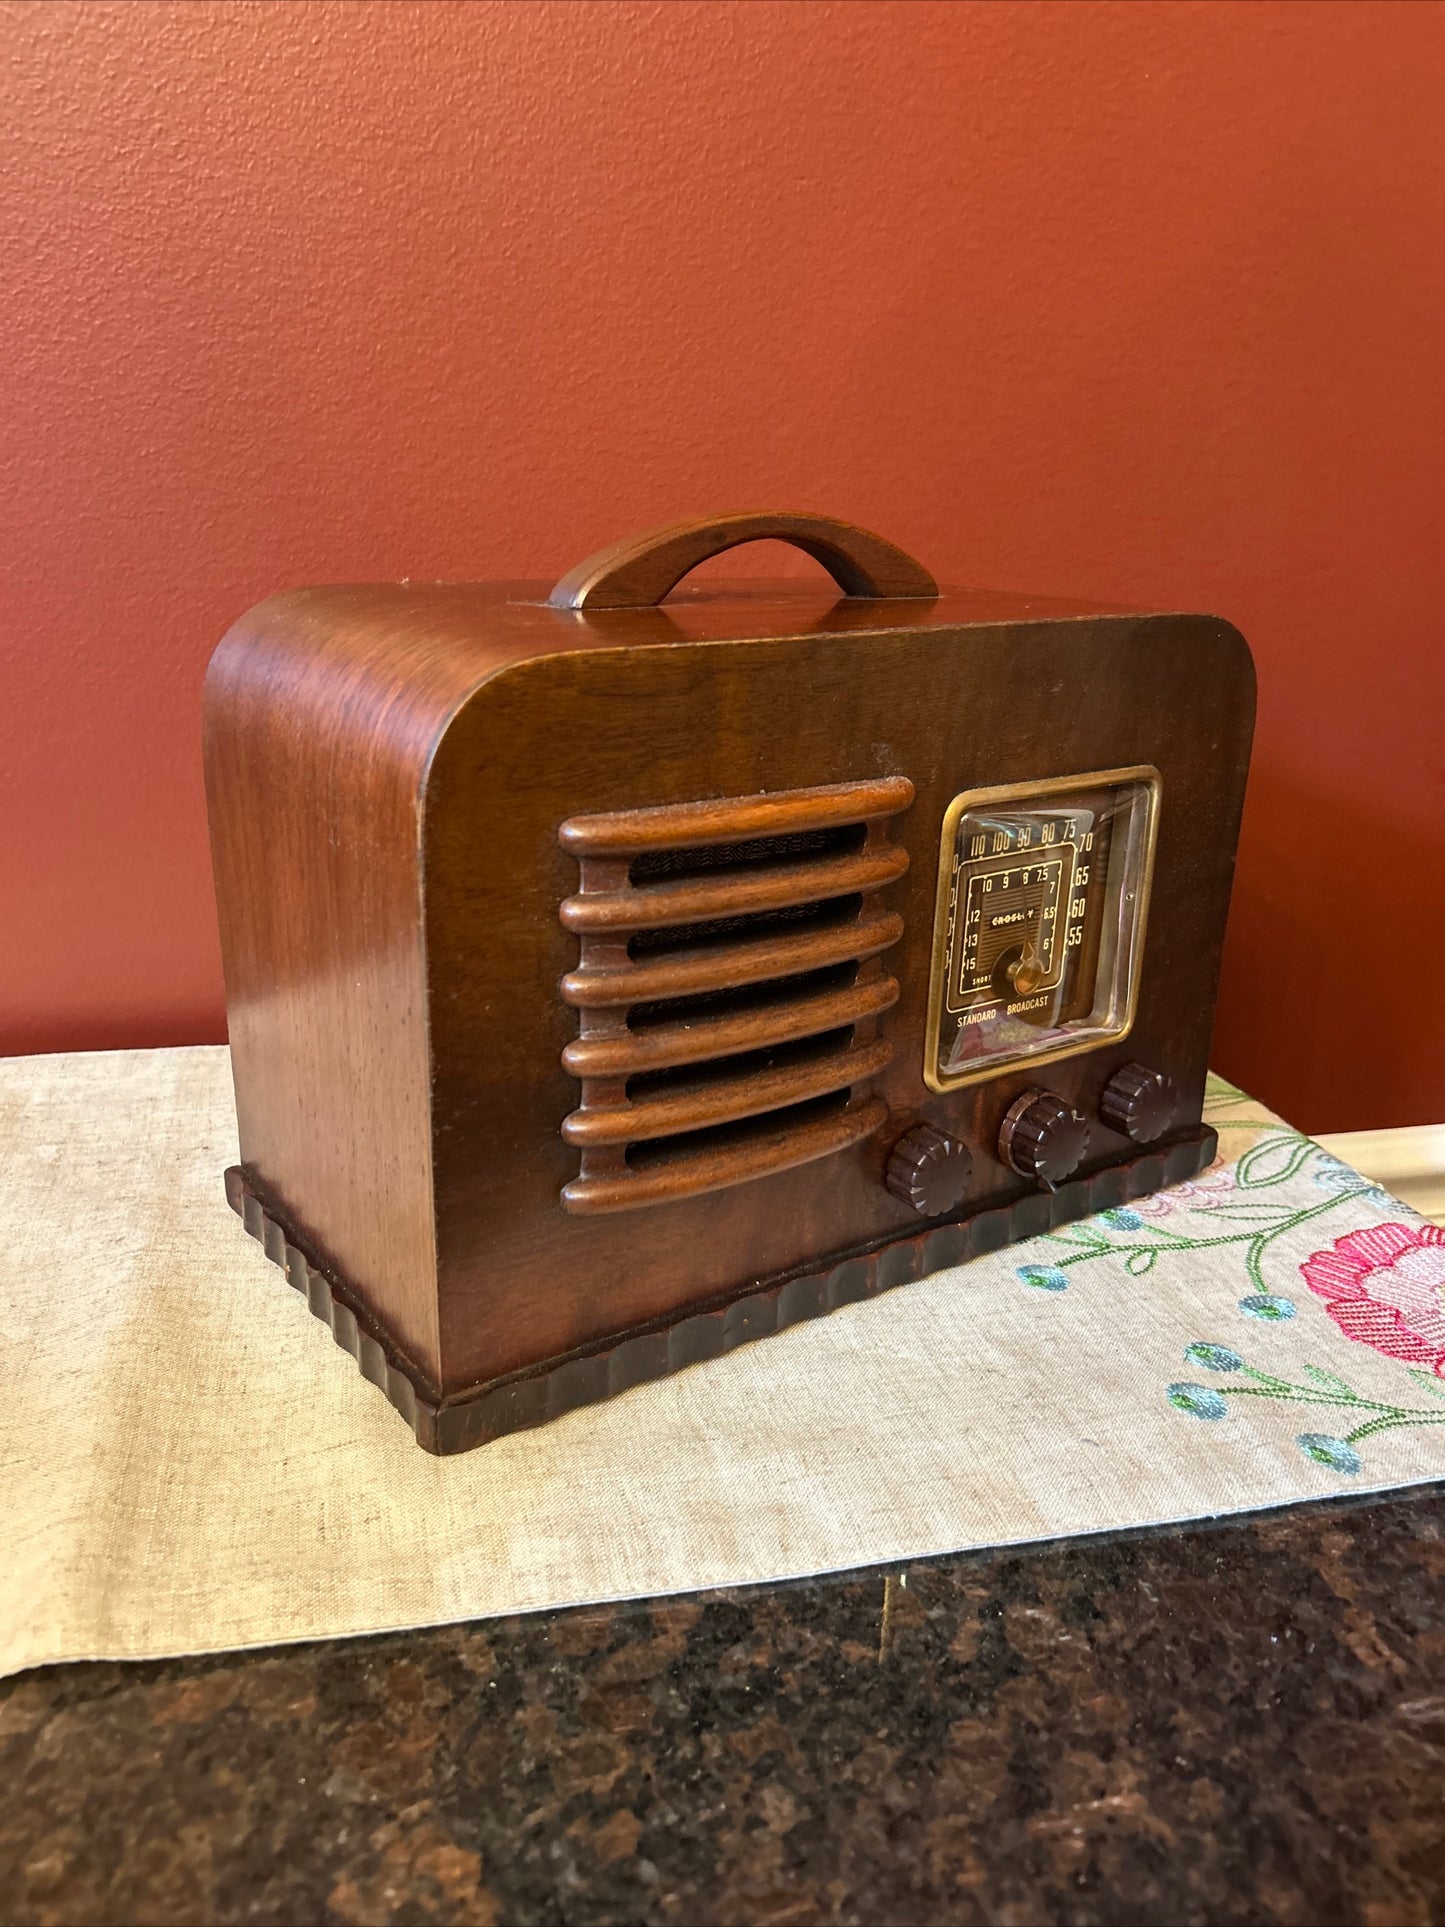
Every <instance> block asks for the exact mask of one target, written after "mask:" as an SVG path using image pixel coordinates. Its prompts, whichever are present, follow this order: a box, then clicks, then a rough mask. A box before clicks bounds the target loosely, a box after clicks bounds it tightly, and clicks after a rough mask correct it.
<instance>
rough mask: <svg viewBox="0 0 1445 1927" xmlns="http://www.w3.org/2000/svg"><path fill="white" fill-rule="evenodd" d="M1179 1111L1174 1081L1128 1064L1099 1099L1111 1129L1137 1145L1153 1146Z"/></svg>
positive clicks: (1138, 1066) (1116, 1074)
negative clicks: (1131, 1139) (1129, 1138)
mask: <svg viewBox="0 0 1445 1927" xmlns="http://www.w3.org/2000/svg"><path fill="white" fill-rule="evenodd" d="M1178 1108H1179V1093H1178V1091H1177V1090H1176V1089H1175V1085H1174V1080H1173V1078H1172V1077H1166V1076H1165V1075H1164V1073H1163V1071H1151V1070H1149V1069H1147V1068H1146V1067H1145V1066H1144V1065H1143V1064H1126V1065H1125V1066H1124V1068H1123V1069H1122V1070H1119V1071H1115V1073H1114V1075H1113V1076H1112V1077H1111V1078H1110V1079H1109V1081H1108V1083H1107V1084H1106V1085H1105V1086H1104V1089H1103V1092H1102V1094H1101V1096H1100V1098H1099V1115H1100V1117H1102V1118H1103V1120H1104V1122H1105V1123H1106V1124H1107V1125H1108V1127H1109V1129H1110V1130H1111V1131H1118V1132H1119V1134H1120V1135H1121V1136H1122V1137H1131V1138H1133V1140H1134V1142H1135V1143H1136V1144H1152V1143H1153V1142H1154V1140H1155V1139H1156V1138H1161V1137H1163V1135H1164V1133H1165V1132H1166V1131H1167V1130H1168V1129H1169V1127H1170V1125H1171V1124H1172V1123H1173V1122H1174V1119H1175V1115H1176V1113H1177V1111H1178Z"/></svg>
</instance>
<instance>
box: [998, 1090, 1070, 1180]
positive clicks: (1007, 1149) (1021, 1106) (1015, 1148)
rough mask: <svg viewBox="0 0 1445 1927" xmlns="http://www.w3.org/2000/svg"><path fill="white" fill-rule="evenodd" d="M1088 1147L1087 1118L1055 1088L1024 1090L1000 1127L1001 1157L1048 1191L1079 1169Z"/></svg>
mask: <svg viewBox="0 0 1445 1927" xmlns="http://www.w3.org/2000/svg"><path fill="white" fill-rule="evenodd" d="M1088 1149H1089V1126H1088V1122H1087V1120H1086V1119H1085V1118H1083V1117H1081V1116H1080V1115H1079V1113H1078V1112H1077V1111H1076V1110H1075V1109H1074V1107H1073V1105H1072V1104H1066V1103H1065V1102H1064V1100H1063V1099H1062V1098H1061V1097H1055V1096H1054V1094H1053V1092H1052V1091H1025V1092H1024V1094H1023V1096H1022V1097H1021V1098H1019V1099H1018V1101H1017V1103H1015V1104H1011V1105H1010V1106H1009V1109H1008V1111H1007V1113H1006V1114H1005V1116H1004V1121H1003V1124H1002V1125H1001V1126H1000V1128H999V1134H998V1154H999V1157H1000V1158H1001V1159H1002V1160H1003V1162H1004V1163H1005V1164H1007V1165H1009V1166H1010V1167H1011V1169H1013V1170H1015V1171H1017V1172H1018V1174H1019V1176H1020V1177H1021V1178H1036V1179H1037V1180H1038V1182H1039V1183H1040V1184H1041V1185H1043V1186H1044V1188H1045V1189H1046V1190H1048V1191H1052V1190H1053V1188H1054V1186H1055V1185H1056V1184H1062V1183H1063V1181H1064V1179H1065V1178H1067V1177H1071V1176H1072V1175H1073V1173H1074V1172H1075V1171H1077V1170H1078V1168H1079V1166H1080V1164H1082V1163H1083V1161H1084V1157H1085V1155H1086V1154H1087V1152H1088Z"/></svg>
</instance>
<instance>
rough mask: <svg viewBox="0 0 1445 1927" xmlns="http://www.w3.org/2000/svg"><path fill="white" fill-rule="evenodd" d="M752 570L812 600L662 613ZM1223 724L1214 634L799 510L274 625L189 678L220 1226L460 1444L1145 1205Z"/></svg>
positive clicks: (1239, 689) (323, 598) (1231, 762)
mask: <svg viewBox="0 0 1445 1927" xmlns="http://www.w3.org/2000/svg"><path fill="white" fill-rule="evenodd" d="M759 537H775V538H781V539H782V540H784V541H787V542H791V543H795V544H796V545H797V546H798V547H800V548H802V549H804V550H806V551H807V552H808V553H809V554H810V555H812V556H813V557H815V558H816V559H817V560H818V561H819V562H821V563H822V564H823V565H824V566H825V568H826V569H827V570H828V571H830V572H831V574H832V575H833V577H834V578H835V580H836V582H837V584H838V587H839V589H841V590H842V591H843V592H844V593H843V594H842V595H841V596H840V595H839V594H838V593H837V592H836V591H835V590H833V588H832V587H831V585H829V584H826V583H825V582H824V581H823V580H822V578H821V577H820V578H819V579H818V584H817V586H816V587H813V586H811V585H809V584H808V583H806V582H790V583H788V584H786V585H773V586H754V587H741V586H733V585H716V584H714V585H711V586H709V587H708V588H707V589H705V590H703V591H701V592H698V591H697V590H694V591H691V592H689V591H686V590H684V591H683V592H682V593H680V594H679V595H677V596H675V597H673V598H672V599H671V600H668V601H664V597H666V596H667V595H668V593H669V591H671V590H672V589H673V588H674V586H675V585H676V584H677V583H678V582H679V580H680V579H681V577H682V576H684V575H685V574H686V573H687V571H688V570H689V569H691V568H692V567H693V566H694V565H695V564H697V563H698V562H700V561H702V560H704V559H705V558H707V557H708V556H712V555H715V554H718V553H719V552H721V551H722V550H724V549H727V548H730V547H732V546H734V545H736V544H738V543H742V542H747V541H752V540H754V539H756V538H759ZM1253 706H1254V685H1253V673H1252V670H1251V666H1250V659H1249V653H1248V650H1247V648H1246V646H1245V644H1244V642H1243V641H1242V639H1241V638H1240V636H1239V635H1238V633H1237V632H1236V631H1235V630H1234V629H1232V628H1231V627H1230V626H1229V624H1228V623H1225V622H1222V621H1219V620H1218V619H1216V618H1214V617H1212V616H1202V615H1187V614H1143V613H1140V612H1138V611H1133V610H1125V609H1108V608H1099V607H1093V606H1089V605H1087V604H1082V603H1079V604H1075V603H1069V602H1058V601H1049V600H1044V599H1039V598H1033V597H1023V596H1009V595H995V594H983V593H978V592H975V591H972V590H952V589H949V590H939V589H938V588H937V586H936V585H935V583H934V582H933V580H932V578H931V577H930V576H929V575H928V573H927V571H926V570H924V569H923V568H922V567H920V565H919V564H918V563H916V562H914V561H913V560H911V558H909V557H908V556H907V555H905V554H903V553H902V551H900V550H898V549H896V548H894V547H893V546H892V545H891V544H890V543H887V542H884V541H882V540H880V539H879V538H878V537H877V536H873V535H870V534H868V533H866V532H865V531H864V530H861V529H857V528H853V527H851V526H849V525H848V524H846V523H841V522H834V521H830V520H827V519H825V518H822V517H818V516H807V515H744V516H733V517H728V518H724V519H722V520H718V521H714V522H706V523H691V524H687V525H685V526H683V527H679V528H673V529H667V530H663V531H661V532H660V533H656V534H653V535H649V536H644V537H642V538H640V539H639V540H637V541H634V542H628V543H623V544H620V545H619V546H618V547H616V548H614V549H610V550H607V551H605V552H604V553H603V554H601V555H598V556H595V557H593V558H592V560H591V561H589V562H586V563H583V564H582V565H581V567H580V568H577V569H575V570H573V571H572V573H571V574H570V575H567V576H565V577H564V578H563V580H562V581H561V582H560V583H558V585H557V587H556V588H555V589H554V590H553V591H552V592H551V594H550V596H549V595H548V594H547V592H546V589H545V588H544V587H540V586H538V585H536V584H526V583H510V584H509V583H500V584H471V583H445V582H438V583H418V582H402V583H388V584H383V585H370V586H365V587H343V588H315V589H300V590H295V591H292V592H290V593H288V594H284V595H279V596H276V597H274V598H273V599H271V600H270V601H268V602H264V603H262V604H261V605H260V607H259V608H257V609H254V610H252V611H251V613H250V614H249V615H247V616H246V617H244V618H243V619H242V621H241V622H240V623H238V624H237V625H236V627H235V628H234V629H232V631H231V632H230V634H229V635H228V636H227V637H226V639H225V640H224V641H223V642H222V644H221V646H220V648H219V649H218V651H217V653H216V655H215V658H214V660H213V662H212V664H211V669H210V673H209V676H208V680H207V687H206V780H207V788H208V795H209V804H210V816H211V829H212V842H213V849H214V857H215V870H216V884H217V894H218V898H219V904H220V916H221V932H222V942H223V949H224V957H225V971H226V987H227V998H228V1007H229V1013H230V1031H231V1049H232V1055H233V1060H234V1067H235V1083H236V1100H237V1109H238V1112H239V1118H240V1138H241V1157H242V1162H241V1164H240V1166H239V1167H238V1168H237V1169H236V1170H234V1171H232V1172H230V1173H229V1174H228V1179H227V1188H228V1193H229V1196H230V1199H231V1202H232V1204H233V1205H234V1207H235V1208H236V1209H237V1210H238V1211H239V1212H240V1213H241V1214H242V1216H243V1218H244V1221H245V1224H246V1228H247V1229H248V1230H249V1231H251V1232H252V1233H253V1234H254V1235H255V1236H256V1237H258V1238H260V1239H262V1240H263V1242H264V1245H265V1249H266V1251H267V1252H268V1254H269V1255H270V1256H271V1257H272V1258H273V1259H275V1260H276V1262H277V1263H278V1264H280V1265H282V1266H283V1267H284V1269H285V1272H286V1275H287V1277H288V1278H289V1279H290V1281H291V1283H292V1284H293V1285H295V1286H297V1287H298V1288H299V1289H301V1290H302V1291H304V1292H305V1293H306V1294H307V1296H308V1298H309V1301H310V1304H311V1308H312V1310H313V1311H315V1312H316V1313H318V1314H319V1315H320V1316H321V1317H323V1318H325V1319H326V1320H327V1321H328V1323H329V1324H330V1325H331V1328H332V1330H333V1332H334V1334H335V1336H336V1338H337V1340H338V1342H339V1343H342V1344H344V1345H346V1346H347V1347H348V1348H349V1349H350V1350H352V1351H353V1352H354V1353H355V1354H356V1356H357V1358H358V1360H359V1361H360V1364H361V1368H362V1370H363V1372H365V1374H366V1375H367V1377H368V1378H371V1379H373V1380H374V1381H375V1382H376V1383H377V1384H378V1385H380V1386H381V1387H382V1388H383V1389H384V1390H385V1392H386V1393H387V1395H388V1396H389V1397H390V1398H391V1399H392V1401H393V1402H394V1403H395V1404H396V1405H397V1406H398V1407H399V1408H400V1410H401V1411H402V1412H403V1413H404V1415H405V1416H406V1417H407V1419H408V1420H409V1421H410V1422H411V1424H412V1426H413V1428H414V1429H415V1432H416V1435H417V1438H418V1439H419V1440H420V1441H421V1443H422V1444H423V1445H424V1446H426V1447H427V1448H428V1449H429V1450H431V1451H434V1452H456V1451H462V1450H465V1449H466V1448H467V1447H469V1446H473V1445H477V1444H480V1443H482V1442H484V1441H486V1440H488V1439H491V1438H494V1437H496V1436H497V1435H498V1434H500V1433H503V1432H506V1431H510V1430H514V1429H516V1428H518V1427H521V1426H527V1425H535V1424H537V1423H539V1422H541V1421H542V1420H544V1419H546V1418H549V1417H551V1416H553V1415H555V1414H557V1413H559V1412H563V1411H566V1410H568V1409H569V1408H571V1407H573V1406H576V1405H578V1404H581V1403H584V1402H586V1401H589V1400H593V1399H599V1398H604V1397H607V1396H609V1395H610V1394H612V1393H614V1392H617V1391H620V1390H622V1389H624V1388H626V1387H628V1386H631V1385H634V1384H637V1383H638V1382H640V1381H642V1380H645V1379H650V1378H655V1377H657V1376H659V1375H660V1374H662V1373H666V1372H671V1371H675V1370H677V1369H678V1368H679V1367H681V1366H684V1365H689V1364H692V1363H694V1362H696V1361H698V1360H702V1359H707V1358H712V1357H715V1356H716V1355H717V1354H718V1353H720V1352H723V1351H726V1350H728V1349H729V1348H731V1347H732V1346H734V1345H737V1344H739V1343H741V1342H742V1341H744V1340H746V1339H750V1338H755V1337H759V1336H761V1335H763V1334H765V1333H768V1332H772V1331H774V1330H776V1329H778V1328H779V1327H781V1326H784V1325H789V1324H793V1323H795V1322H797V1321H798V1320H800V1319H808V1318H815V1317H817V1316H818V1315H819V1314H821V1313H823V1312H826V1311H831V1310H833V1309H834V1308H835V1307H837V1306H839V1305H844V1304H848V1303H851V1302H852V1301H854V1300H856V1299H860V1298H866V1297H868V1296H870V1295H871V1294H873V1293H875V1292H879V1291H883V1290H886V1289H888V1288H889V1287H891V1286H894V1285H901V1284H903V1283H905V1282H906V1281H908V1280H910V1279H915V1278H918V1277H920V1276H922V1275H924V1274H925V1273H928V1272H931V1271H935V1270H938V1269H939V1268H940V1267H942V1266H945V1265H953V1264H957V1263H958V1262H960V1261H961V1260H963V1259H966V1258H969V1257H971V1256H972V1255H974V1254H975V1253H978V1252H983V1251H988V1250H992V1249H995V1248H996V1247H998V1246H1000V1245H1003V1244H1006V1243H1008V1242H1009V1241H1010V1240H1012V1239H1017V1238H1023V1237H1027V1236H1030V1235H1031V1234H1034V1233H1036V1232H1039V1231H1041V1230H1043V1229H1045V1228H1047V1227H1048V1226H1050V1225H1055V1224H1059V1223H1061V1222H1064V1221H1066V1220H1069V1219H1072V1218H1078V1217H1082V1216H1084V1215H1086V1214H1088V1213H1091V1212H1094V1211H1097V1210H1100V1209H1102V1208H1104V1207H1106V1206H1109V1205H1117V1204H1120V1203H1122V1202H1123V1201H1124V1200H1125V1199H1128V1198H1132V1197H1135V1196H1137V1195H1139V1194H1141V1193H1143V1192H1147V1191H1150V1190H1154V1189H1156V1188H1158V1187H1159V1186H1161V1185H1167V1184H1169V1183H1173V1182H1177V1181H1179V1180H1181V1179H1183V1178H1187V1177H1189V1176H1190V1175H1191V1174H1193V1173H1194V1172H1196V1171H1197V1170H1199V1169H1200V1167H1201V1166H1202V1165H1203V1164H1205V1163H1206V1162H1207V1161H1208V1160H1209V1158H1210V1157H1211V1155H1212V1154H1213V1149H1214V1138H1213V1134H1212V1133H1211V1132H1210V1131H1209V1130H1208V1129H1206V1128H1205V1127H1204V1126H1203V1125H1202V1124H1201V1121H1200V1103H1201V1098H1202V1094H1203V1089H1204V1075H1205V1064H1206V1056H1207V1051H1208V1046H1209V1038H1210V1028H1211V1023H1212V1018H1213V1010H1214V998H1215V987H1216V980H1217V978H1218V974H1219V963H1220V949H1221V944H1222V941H1223V936H1224V922H1225V912H1226V908H1227V905H1228V901H1229V889H1230V877H1231V872H1232V869H1233V864H1234V852H1235V840H1236V835H1237V830H1238V824H1239V814H1240V807H1241V801H1242V797H1243V792H1244V781H1245V771H1246V765H1247V762H1248V755H1249V742H1250V733H1251V727H1252V719H1253ZM959 1289H960V1290H967V1289H968V1286H967V1282H966V1281H961V1282H960V1284H959Z"/></svg>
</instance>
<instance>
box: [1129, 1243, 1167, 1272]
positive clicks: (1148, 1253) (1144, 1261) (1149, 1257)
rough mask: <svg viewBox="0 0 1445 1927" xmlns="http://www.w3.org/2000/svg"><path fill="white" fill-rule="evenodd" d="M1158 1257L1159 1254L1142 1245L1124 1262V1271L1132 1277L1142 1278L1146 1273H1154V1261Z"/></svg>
mask: <svg viewBox="0 0 1445 1927" xmlns="http://www.w3.org/2000/svg"><path fill="white" fill-rule="evenodd" d="M1158 1255H1159V1254H1158V1252H1157V1251H1154V1250H1152V1249H1151V1248H1150V1247H1149V1246H1148V1245H1140V1246H1138V1247H1137V1248H1136V1249H1135V1250H1133V1251H1131V1252H1130V1253H1129V1255H1128V1257H1127V1258H1126V1259H1125V1260H1124V1269H1125V1271H1127V1272H1128V1273H1129V1274H1130V1275H1131V1277H1134V1278H1142V1277H1143V1276H1144V1273H1145V1272H1146V1271H1152V1270H1153V1269H1154V1260H1155V1259H1156V1258H1157V1257H1158Z"/></svg>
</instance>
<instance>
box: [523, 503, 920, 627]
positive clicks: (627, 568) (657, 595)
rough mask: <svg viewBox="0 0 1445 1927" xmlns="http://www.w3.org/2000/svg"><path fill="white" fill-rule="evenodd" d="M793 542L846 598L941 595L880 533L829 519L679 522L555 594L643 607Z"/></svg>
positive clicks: (573, 576)
mask: <svg viewBox="0 0 1445 1927" xmlns="http://www.w3.org/2000/svg"><path fill="white" fill-rule="evenodd" d="M765 541H771V542H790V543H792V545H793V546H794V548H798V549H802V550H803V551H804V552H805V553H806V554H808V555H811V556H812V558H813V560H814V561H815V562H821V563H822V565H823V567H824V568H825V569H826V570H827V571H828V573H829V574H830V575H831V576H832V578H833V580H834V581H835V582H836V583H837V584H838V587H839V588H840V589H842V590H843V591H844V592H845V594H847V595H851V596H863V597H867V598H869V599H890V598H891V599H897V598H903V599H907V598H911V597H924V598H931V597H934V596H936V595H937V594H938V584H937V583H936V582H935V581H934V579H933V577H932V576H931V575H930V574H929V573H928V571H927V569H925V568H924V566H923V564H922V563H921V562H915V561H914V559H913V557H912V556H911V555H908V554H905V552H904V551H903V550H902V549H900V548H897V547H895V546H894V544H893V543H892V542H885V541H884V540H883V538H882V536H880V535H874V534H872V533H871V531H870V530H868V529H860V528H858V527H856V526H855V525H854V524H853V523H851V522H838V521H835V520H834V519H833V518H832V517H831V516H825V515H777V514H767V513H764V514H746V515H724V516H714V517H711V518H709V519H708V520H705V521H700V522H677V523H673V524H671V525H669V526H668V527H667V528H662V529H652V530H650V531H649V532H648V533H647V534H646V535H636V536H631V537H629V538H628V540H626V541H624V542H614V543H612V544H611V545H610V546H609V547H608V548H605V549H602V550H600V551H599V552H598V553H597V554H596V555H592V556H589V557H588V558H587V560H586V561H585V562H579V563H578V565H577V567H576V568H575V569H571V570H569V571H568V573H567V574H566V575H564V576H563V577H562V580H561V581H560V582H559V583H558V584H557V586H556V587H555V588H554V589H553V591H552V594H551V597H550V598H549V600H550V601H551V602H552V604H553V606H554V607H555V608H559V609H592V610H600V609H640V608H646V607H647V606H648V605H649V604H650V603H657V602H661V601H662V599H663V597H664V596H666V595H667V594H669V593H670V591H671V590H673V589H675V588H676V587H677V584H678V583H679V582H680V581H681V580H682V578H683V577H684V576H685V575H686V574H687V572H688V571H689V569H695V568H696V567H697V565H698V564H699V562H706V561H708V560H709V559H710V558H711V557H712V556H715V555H721V554H722V553H723V551H724V550H725V549H735V548H738V547H740V546H741V544H742V543H744V542H765Z"/></svg>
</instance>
